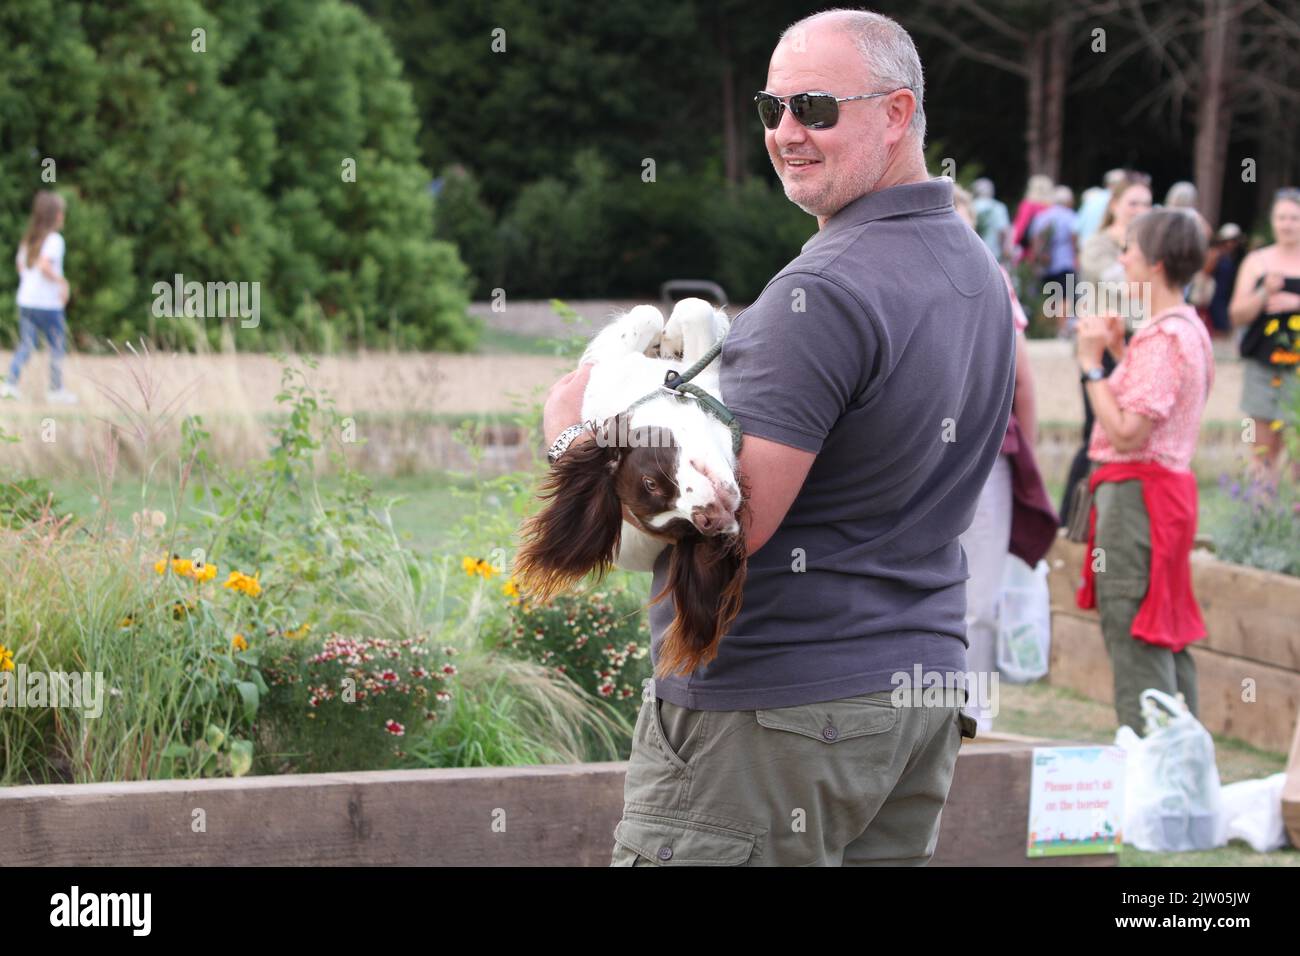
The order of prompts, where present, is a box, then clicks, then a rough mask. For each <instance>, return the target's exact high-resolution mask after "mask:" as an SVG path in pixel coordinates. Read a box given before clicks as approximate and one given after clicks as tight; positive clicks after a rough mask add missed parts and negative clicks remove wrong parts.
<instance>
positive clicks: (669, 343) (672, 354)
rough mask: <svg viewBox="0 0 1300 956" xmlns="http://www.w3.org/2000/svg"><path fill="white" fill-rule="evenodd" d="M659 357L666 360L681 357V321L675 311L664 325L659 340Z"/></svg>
mask: <svg viewBox="0 0 1300 956" xmlns="http://www.w3.org/2000/svg"><path fill="white" fill-rule="evenodd" d="M659 357H660V358H666V359H668V358H673V359H679V358H681V357H682V320H681V318H679V317H678V315H677V311H676V310H675V309H674V310H673V314H672V315H671V316H669V318H668V322H667V323H666V324H665V325H664V334H663V335H662V336H661V337H660V339H659Z"/></svg>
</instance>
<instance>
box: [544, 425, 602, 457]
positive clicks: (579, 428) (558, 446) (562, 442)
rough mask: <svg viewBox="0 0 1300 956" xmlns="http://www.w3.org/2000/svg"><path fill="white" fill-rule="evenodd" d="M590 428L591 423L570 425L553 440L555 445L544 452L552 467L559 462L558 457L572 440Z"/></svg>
mask: <svg viewBox="0 0 1300 956" xmlns="http://www.w3.org/2000/svg"><path fill="white" fill-rule="evenodd" d="M591 426H592V423H591V422H578V424H576V425H570V426H569V427H568V428H566V429H565V430H564V431H562V432H560V435H559V437H558V438H556V439H555V443H554V444H553V445H551V447H550V449H549V450H548V451H547V452H546V460H547V461H549V462H550V463H551V464H552V465H553V464H555V463H556V462H557V461H558V460H559V458H560V456H561V455H563V454H564V452H565V450H566V449H567V448H568V447H569V446H570V445H571V444H573V440H574V439H575V438H577V437H578V436H579V435H581V434H582V433H583V431H585V430H586V429H587V428H590V427H591Z"/></svg>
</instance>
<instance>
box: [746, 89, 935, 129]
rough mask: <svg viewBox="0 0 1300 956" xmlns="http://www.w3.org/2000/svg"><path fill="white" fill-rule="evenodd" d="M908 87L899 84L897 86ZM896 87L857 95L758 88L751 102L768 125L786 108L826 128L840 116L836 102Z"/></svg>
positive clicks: (801, 119)
mask: <svg viewBox="0 0 1300 956" xmlns="http://www.w3.org/2000/svg"><path fill="white" fill-rule="evenodd" d="M910 88H911V87H907V86H900V87H899V88H898V90H906V89H910ZM898 90H885V91H884V92H883V93H864V94H862V95H861V96H836V95H835V94H834V93H824V92H822V91H820V90H817V91H810V92H808V93H791V94H789V95H788V96H777V95H776V94H775V93H765V92H763V91H762V90H760V91H759V92H757V93H755V94H754V104H755V105H756V106H757V107H758V118H759V119H760V120H762V121H763V125H764V126H766V127H767V128H768V129H776V128H777V127H778V126H780V125H781V110H783V109H787V108H788V109H789V110H790V112H791V113H793V114H794V118H795V119H797V120H798V121H799V122H800V123H803V125H804V126H806V127H808V128H809V129H830V128H831V127H832V126H834V125H835V123H836V122H837V121H838V120H839V118H840V104H841V103H846V102H848V101H849V100H870V99H874V98H875V97H877V96H888V95H889V94H890V93H897V92H898Z"/></svg>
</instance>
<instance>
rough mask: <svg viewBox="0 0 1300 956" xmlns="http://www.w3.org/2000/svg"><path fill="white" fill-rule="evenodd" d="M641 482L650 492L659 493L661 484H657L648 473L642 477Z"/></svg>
mask: <svg viewBox="0 0 1300 956" xmlns="http://www.w3.org/2000/svg"><path fill="white" fill-rule="evenodd" d="M641 484H643V485H645V490H646V491H648V492H650V494H652V495H654V494H658V493H659V486H658V485H656V484H655V480H654V479H653V478H651V477H650V476H649V475H646V476H645V477H644V478H642V479H641Z"/></svg>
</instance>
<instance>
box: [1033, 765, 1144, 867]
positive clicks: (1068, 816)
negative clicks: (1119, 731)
mask: <svg viewBox="0 0 1300 956" xmlns="http://www.w3.org/2000/svg"><path fill="white" fill-rule="evenodd" d="M1033 760H1034V765H1033V776H1032V777H1031V778H1030V782H1029V840H1028V843H1027V847H1028V852H1027V854H1026V855H1028V856H1031V857H1033V856H1065V855H1069V854H1080V853H1115V852H1118V851H1119V849H1120V847H1121V846H1122V845H1123V842H1124V834H1123V833H1122V832H1121V831H1122V827H1123V822H1124V761H1125V755H1124V751H1123V750H1122V749H1120V748H1119V747H1035V748H1034V757H1033Z"/></svg>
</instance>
